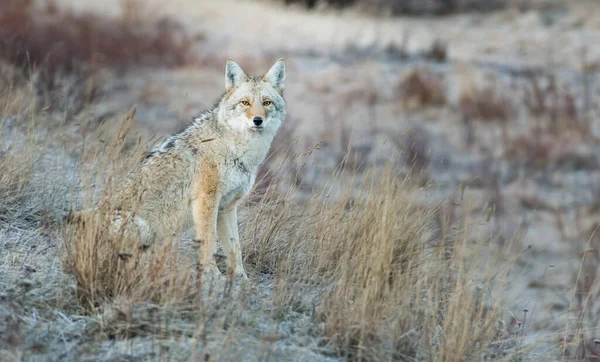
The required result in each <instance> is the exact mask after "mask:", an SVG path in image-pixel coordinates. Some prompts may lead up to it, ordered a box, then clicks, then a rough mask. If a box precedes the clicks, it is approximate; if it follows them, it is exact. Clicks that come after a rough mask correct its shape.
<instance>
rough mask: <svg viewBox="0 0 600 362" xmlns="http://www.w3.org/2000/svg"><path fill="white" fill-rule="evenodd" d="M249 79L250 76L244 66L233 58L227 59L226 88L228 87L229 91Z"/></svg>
mask: <svg viewBox="0 0 600 362" xmlns="http://www.w3.org/2000/svg"><path fill="white" fill-rule="evenodd" d="M247 80H248V76H247V75H246V73H244V71H243V70H242V68H241V67H240V66H239V65H238V64H237V63H236V62H234V61H233V60H231V59H227V63H225V89H227V93H229V92H231V91H232V90H233V88H236V87H239V86H240V84H242V83H243V82H246V81H247Z"/></svg>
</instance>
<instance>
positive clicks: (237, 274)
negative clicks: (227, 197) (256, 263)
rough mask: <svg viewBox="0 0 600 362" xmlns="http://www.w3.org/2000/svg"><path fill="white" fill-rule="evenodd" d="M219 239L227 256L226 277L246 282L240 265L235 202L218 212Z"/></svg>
mask: <svg viewBox="0 0 600 362" xmlns="http://www.w3.org/2000/svg"><path fill="white" fill-rule="evenodd" d="M217 228H218V231H219V239H220V240H221V244H222V245H223V250H224V251H225V254H226V255H227V275H228V276H232V277H233V278H234V279H238V278H239V279H242V280H248V276H247V275H246V272H245V271H244V265H243V264H242V250H241V247H240V236H239V232H238V220H237V201H236V202H233V203H232V205H231V206H229V207H228V208H226V209H224V210H221V211H220V212H219V217H218V221H217Z"/></svg>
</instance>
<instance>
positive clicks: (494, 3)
mask: <svg viewBox="0 0 600 362" xmlns="http://www.w3.org/2000/svg"><path fill="white" fill-rule="evenodd" d="M280 1H281V2H283V3H284V4H286V5H290V4H300V5H302V6H305V7H307V8H309V9H313V8H315V7H316V6H317V5H318V4H325V5H327V6H330V7H335V8H344V7H348V6H357V7H359V8H361V9H365V10H368V11H371V12H374V13H379V14H381V13H383V14H392V15H400V14H409V15H432V14H433V15H443V14H449V13H457V12H464V11H483V12H485V11H492V10H498V9H502V8H504V7H506V6H508V5H509V4H510V1H507V0H490V1H485V0H458V1H452V0H426V1H414V0H400V1H391V0H386V1H378V0H324V1H317V0H280Z"/></svg>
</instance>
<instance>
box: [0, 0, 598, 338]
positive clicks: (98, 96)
mask: <svg viewBox="0 0 600 362" xmlns="http://www.w3.org/2000/svg"><path fill="white" fill-rule="evenodd" d="M0 4H1V7H0V67H1V72H0V75H1V77H0V87H2V89H4V91H3V92H4V93H5V94H7V93H8V92H10V90H11V89H13V90H14V89H18V87H16V86H15V85H19V84H31V85H32V86H31V87H30V88H31V90H32V93H23V97H30V98H28V99H30V100H31V101H32V102H34V103H35V104H34V105H33V107H36V109H38V110H43V111H44V112H46V113H47V114H48V120H47V122H49V123H48V124H49V125H54V124H56V125H61V126H65V125H66V126H67V127H66V128H65V131H64V133H62V134H61V135H60V136H59V137H56V140H57V143H61V144H73V145H75V144H77V145H79V146H80V141H78V140H79V138H78V137H82V136H83V135H89V134H93V132H95V130H96V129H97V127H98V126H99V125H100V124H104V123H107V122H108V123H110V122H116V121H115V120H116V119H117V118H116V115H119V114H122V113H123V112H124V111H126V110H128V109H131V108H132V107H133V106H135V107H136V115H135V120H134V125H133V127H134V129H135V131H136V132H137V134H138V135H140V137H144V138H145V139H148V140H150V139H153V138H154V137H162V136H165V135H168V134H170V133H174V132H177V131H179V130H180V129H181V128H182V127H185V125H186V124H188V123H189V121H190V120H191V118H192V117H194V116H195V115H197V114H198V113H199V112H201V111H202V110H204V109H206V108H208V107H210V106H211V105H212V104H214V102H215V101H216V100H217V98H218V97H219V96H220V95H221V93H222V92H223V90H224V79H223V78H224V75H223V72H224V64H225V59H226V58H228V57H231V58H233V59H234V60H236V61H237V62H238V63H239V64H240V65H241V66H242V67H243V68H244V70H246V72H248V73H250V74H262V73H264V72H265V71H266V70H267V69H268V68H269V66H270V65H271V64H272V63H273V62H274V61H275V60H276V59H277V58H279V57H284V58H285V59H286V64H287V72H288V78H287V80H286V89H285V96H286V99H287V102H288V117H287V119H286V121H285V124H284V126H283V128H282V129H281V131H280V133H279V135H278V137H277V139H276V141H275V144H274V146H273V152H274V154H275V156H276V155H277V152H278V150H281V149H283V148H285V147H291V148H292V149H291V152H292V153H294V154H296V155H299V156H298V157H296V159H295V161H294V162H296V163H295V164H293V165H288V167H289V168H290V170H291V171H290V172H291V173H293V174H297V175H298V177H297V178H295V177H290V182H295V183H296V184H297V188H298V191H299V192H300V193H302V192H309V191H310V190H311V189H313V188H315V187H319V186H322V185H324V183H325V182H326V180H327V177H328V176H329V175H330V174H331V171H332V170H334V169H335V167H337V166H338V165H340V163H343V162H345V164H346V165H347V166H350V168H352V169H354V170H356V173H358V175H359V177H360V175H361V173H362V172H363V171H364V170H366V169H367V168H368V167H369V166H370V165H383V164H384V163H386V162H393V163H394V165H395V167H396V170H397V172H398V176H399V177H404V178H409V179H410V180H411V182H413V183H414V184H415V185H417V186H418V187H421V188H422V189H423V192H422V193H421V195H422V197H421V200H420V202H422V203H423V204H432V205H434V204H438V203H440V202H442V201H444V200H451V202H448V203H446V204H445V206H444V207H443V209H442V211H441V212H443V213H445V214H446V215H452V217H453V218H460V217H463V216H464V215H467V214H469V215H472V217H473V218H475V220H482V221H490V220H491V221H492V222H487V223H482V226H481V227H480V228H474V229H473V231H472V232H473V240H474V242H475V241H476V240H481V237H480V236H481V235H494V242H497V243H499V244H500V245H503V244H507V245H508V244H509V241H510V248H511V250H512V251H513V252H515V253H516V254H515V255H518V256H517V257H516V258H517V262H516V264H515V268H516V271H515V273H517V274H518V275H519V276H520V277H519V278H518V280H515V282H514V283H513V284H511V293H512V294H510V296H509V295H507V299H508V298H510V300H511V303H512V304H511V306H512V307H513V308H514V310H515V311H519V313H522V310H523V309H528V310H531V311H534V312H533V313H532V314H531V315H530V318H531V320H532V322H530V326H529V327H528V328H529V329H530V334H529V335H530V336H532V338H534V336H535V333H536V331H541V330H545V329H548V328H560V326H563V325H564V316H565V315H566V311H567V310H568V309H569V306H570V304H571V303H572V296H573V295H574V294H573V293H575V294H579V293H583V294H582V295H588V294H585V293H588V292H590V290H591V288H592V285H595V284H594V280H595V279H594V278H595V275H596V273H597V271H598V270H597V266H598V262H599V261H600V253H599V252H598V249H597V248H598V246H600V234H599V233H597V232H596V233H594V232H595V230H596V229H597V227H598V224H599V222H600V143H599V141H600V118H599V117H600V113H599V111H600V107H599V94H600V93H599V92H600V89H599V86H600V79H599V77H598V72H599V71H600V3H599V2H598V1H594V0H589V1H586V0H572V1H564V0H563V1H561V0H539V1H538V0H256V1H251V0H245V1H234V0H218V1H217V0H214V1H212V0H171V1H162V0H104V1H91V0H90V1H84V0H54V1H34V0H0ZM32 94H34V95H35V97H31V95H32ZM10 107H11V104H7V105H6V109H5V113H10V112H8V111H7V110H9V109H10ZM15 107H16V105H15ZM10 122H11V118H10V117H9V118H7V120H5V126H7V125H10ZM82 124H85V127H82V126H79V125H82ZM71 126H72V127H71ZM76 126H77V127H76ZM4 136H5V137H6V134H5V135H4ZM79 146H77V147H79ZM73 147H74V146H73ZM61 152H62V153H59V154H58V156H56V157H57V158H61V159H62V160H63V161H60V162H71V161H64V160H69V157H71V156H72V155H71V154H70V151H68V150H67V151H61ZM286 152H287V151H286ZM75 160H76V158H74V159H73V161H72V162H76V161H75ZM268 167H269V165H268V164H267V165H266V166H265V169H268ZM292 179H293V180H292ZM478 238H479V239H478ZM586 249H588V250H589V253H588V255H587V261H586V262H584V263H580V261H581V259H582V254H581V253H582V251H583V250H586ZM582 273H583V274H582ZM582 275H585V276H588V277H586V278H582V277H581V276H582ZM574 288H575V289H574ZM515 313H516V312H515ZM586 313H588V314H589V315H587V317H586V318H588V319H587V320H588V321H589V323H590V326H591V327H594V324H595V327H598V325H597V324H598V323H599V319H598V318H599V317H600V314H599V313H598V311H597V310H588V311H587V312H586Z"/></svg>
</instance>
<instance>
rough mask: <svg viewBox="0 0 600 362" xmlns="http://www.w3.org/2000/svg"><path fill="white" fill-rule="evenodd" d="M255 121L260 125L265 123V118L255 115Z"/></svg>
mask: <svg viewBox="0 0 600 362" xmlns="http://www.w3.org/2000/svg"><path fill="white" fill-rule="evenodd" d="M252 121H253V122H254V124H255V125H257V126H260V125H261V124H262V123H263V119H262V117H254V119H253V120H252Z"/></svg>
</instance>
